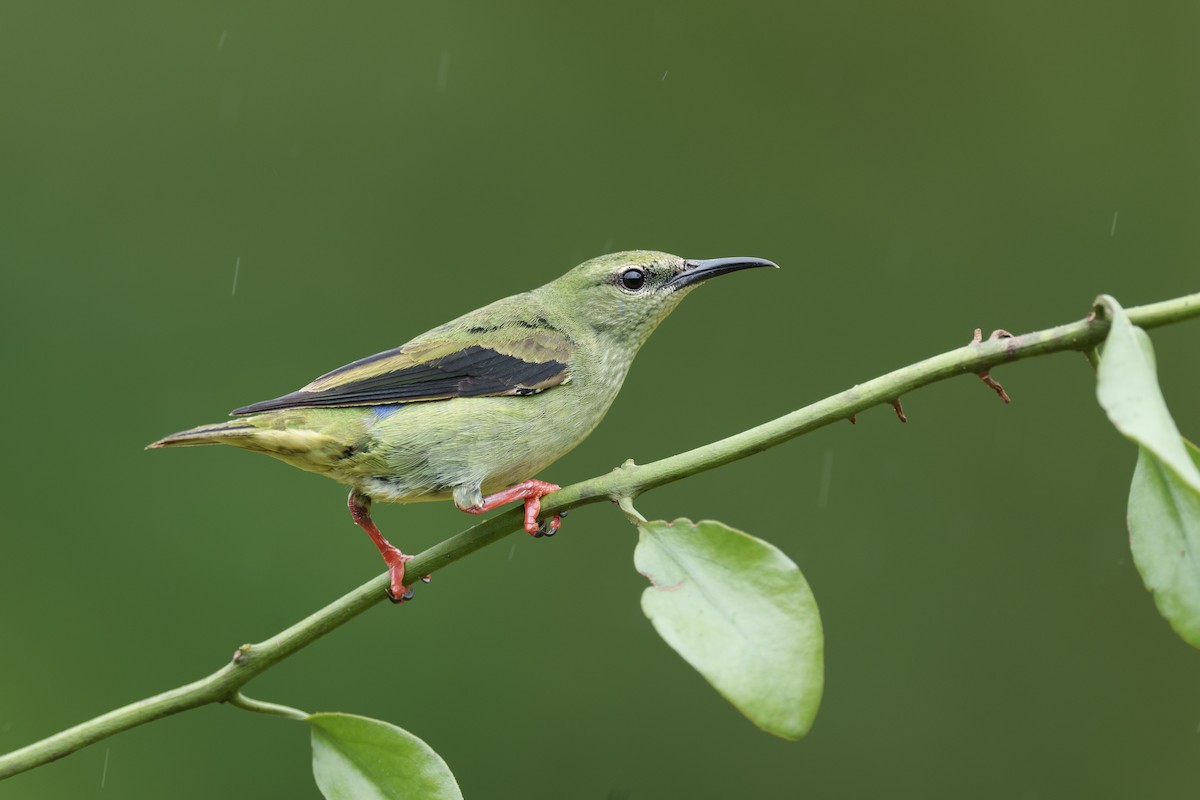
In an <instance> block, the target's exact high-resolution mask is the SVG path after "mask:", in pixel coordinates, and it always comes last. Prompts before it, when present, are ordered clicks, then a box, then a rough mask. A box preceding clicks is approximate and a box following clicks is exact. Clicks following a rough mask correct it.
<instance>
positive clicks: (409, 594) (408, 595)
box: [383, 586, 415, 605]
mask: <svg viewBox="0 0 1200 800" xmlns="http://www.w3.org/2000/svg"><path fill="white" fill-rule="evenodd" d="M400 588H401V589H403V590H404V591H403V592H401V593H400V595H399V596H397V595H396V594H395V593H394V592H393V591H392V587H390V586H388V587H387V588H385V589H384V590H383V593H384V594H386V595H387V599H388V600H391V601H392V602H393V603H395V604H396V605H400V604H401V603H403V602H404V601H405V600H412V599H413V595H414V594H415V592H413V590H412V588H411V587H405V586H402V587H400Z"/></svg>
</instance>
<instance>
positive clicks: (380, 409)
mask: <svg viewBox="0 0 1200 800" xmlns="http://www.w3.org/2000/svg"><path fill="white" fill-rule="evenodd" d="M403 407H404V404H403V403H392V404H390V405H386V406H371V413H372V414H374V415H375V419H376V420H381V419H387V418H388V417H390V416H391V415H392V414H395V413H396V412H397V411H399V410H400V409H401V408H403Z"/></svg>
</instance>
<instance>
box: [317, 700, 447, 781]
mask: <svg viewBox="0 0 1200 800" xmlns="http://www.w3.org/2000/svg"><path fill="white" fill-rule="evenodd" d="M308 722H309V724H310V725H312V748H313V777H314V778H316V781H317V786H318V788H320V790H321V794H323V795H325V798H326V800H401V798H404V799H405V800H408V799H409V798H411V800H462V792H460V791H459V789H458V783H457V782H456V781H455V780H454V776H453V775H452V774H451V773H450V768H449V767H448V766H446V762H445V761H443V760H442V757H441V756H439V755H438V754H437V753H435V752H433V750H432V749H431V748H430V747H429V745H427V744H425V743H424V742H423V741H421V740H420V739H418V738H417V737H416V736H413V735H412V734H411V733H409V732H408V731H406V730H403V729H402V728H397V727H396V726H395V725H392V724H390V723H387V722H381V721H379V720H377V719H370V718H368V717H359V716H355V715H354V714H313V715H312V716H310V717H309V718H308Z"/></svg>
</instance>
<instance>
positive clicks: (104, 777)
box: [100, 747, 112, 789]
mask: <svg viewBox="0 0 1200 800" xmlns="http://www.w3.org/2000/svg"><path fill="white" fill-rule="evenodd" d="M110 750H112V748H111V747H106V748H104V771H103V772H101V773H100V788H101V789H103V788H104V781H105V780H107V779H108V753H109V751H110Z"/></svg>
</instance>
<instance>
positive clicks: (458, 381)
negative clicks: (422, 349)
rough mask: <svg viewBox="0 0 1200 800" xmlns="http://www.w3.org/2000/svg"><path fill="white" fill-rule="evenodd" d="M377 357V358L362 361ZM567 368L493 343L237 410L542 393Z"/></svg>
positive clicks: (238, 412) (240, 412)
mask: <svg viewBox="0 0 1200 800" xmlns="http://www.w3.org/2000/svg"><path fill="white" fill-rule="evenodd" d="M382 355H385V354H382V353H381V354H380V356H382ZM376 359H377V357H375V356H372V357H371V358H369V359H363V360H362V362H370V361H374V360H376ZM362 362H355V364H354V365H350V366H356V365H358V364H359V363H362ZM566 369H567V365H566V364H564V363H562V362H560V361H553V360H550V361H538V362H530V361H525V360H524V359H521V358H517V357H516V356H511V355H506V354H504V353H499V352H496V351H495V350H492V349H490V348H487V347H480V346H479V345H471V346H470V347H465V348H463V349H462V350H458V351H456V352H453V353H449V354H447V355H444V356H441V357H439V358H434V359H430V360H429V361H425V362H423V363H420V364H414V365H413V366H410V367H405V368H404V369H399V370H393V371H391V372H385V373H382V374H380V375H372V376H370V377H366V378H362V379H361V380H357V381H348V382H346V383H342V384H339V385H336V386H332V387H330V388H329V389H325V390H320V391H315V392H306V391H303V390H301V391H298V392H292V393H291V394H285V395H283V396H282V397H277V398H275V399H273V400H264V401H262V402H261V403H254V404H252V405H248V406H244V407H242V408H239V409H236V410H234V411H233V412H231V413H232V414H233V415H234V416H242V415H244V414H258V413H261V412H263V411H277V410H280V409H285V408H335V407H342V406H364V405H384V404H390V403H404V402H416V401H422V400H446V399H449V398H452V397H483V396H489V395H505V394H515V395H522V394H534V393H536V392H538V391H541V389H540V388H538V387H539V385H542V387H543V388H544V386H545V385H546V384H549V385H553V384H554V383H556V382H561V379H562V376H564V374H565V372H566ZM335 372H340V370H338V371H335ZM331 374H334V373H331ZM556 378H557V381H556Z"/></svg>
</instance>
